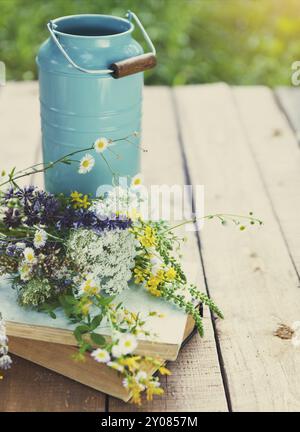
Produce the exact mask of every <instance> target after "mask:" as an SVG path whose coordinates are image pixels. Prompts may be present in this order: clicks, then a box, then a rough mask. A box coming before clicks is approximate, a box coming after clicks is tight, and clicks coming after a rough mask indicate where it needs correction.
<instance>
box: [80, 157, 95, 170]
mask: <svg viewBox="0 0 300 432" xmlns="http://www.w3.org/2000/svg"><path fill="white" fill-rule="evenodd" d="M94 165H95V159H94V158H93V156H92V155H90V154H88V153H87V154H86V155H85V156H83V158H82V159H81V161H80V163H79V170H78V172H79V174H86V173H88V172H90V171H91V170H92V169H93V168H94Z"/></svg>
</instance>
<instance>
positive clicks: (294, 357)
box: [175, 84, 300, 411]
mask: <svg viewBox="0 0 300 432" xmlns="http://www.w3.org/2000/svg"><path fill="white" fill-rule="evenodd" d="M175 93H176V105H177V109H178V112H179V117H180V124H181V128H182V136H183V141H184V148H185V152H186V155H187V161H188V166H189V168H190V172H191V175H192V180H193V183H195V184H204V185H205V192H206V213H211V212H230V213H232V212H233V213H235V212H236V213H239V214H243V213H244V214H247V213H248V212H249V211H253V212H254V213H255V214H257V215H259V216H260V217H261V218H262V219H263V220H264V221H265V225H264V226H263V227H262V228H261V229H257V228H251V229H250V228H248V229H246V230H245V231H243V232H240V231H239V230H237V229H236V228H235V227H234V226H230V227H229V226H228V227H227V228H224V227H223V226H217V225H216V224H215V223H211V222H209V223H206V224H205V228H204V229H203V231H202V232H201V244H202V253H203V259H204V264H205V271H206V277H207V282H208V287H209V290H210V293H211V295H212V296H213V297H214V298H215V300H216V301H217V303H218V304H219V305H220V306H221V307H222V309H223V312H224V315H225V320H223V321H218V322H217V330H218V335H219V339H220V345H221V352H222V355H223V359H224V365H225V370H226V374H227V380H228V384H229V393H230V398H231V403H232V408H233V410H234V411H293V410H295V411H299V409H300V351H299V350H297V349H295V348H294V347H293V345H292V344H291V342H290V341H287V340H281V339H279V338H276V337H275V336H274V335H273V332H274V330H276V328H277V326H278V323H279V322H284V323H285V324H288V325H291V324H292V323H293V322H294V321H295V320H299V302H300V290H299V288H298V277H297V274H296V271H295V268H294V266H293V263H292V261H291V258H290V254H289V250H288V248H287V244H286V240H285V238H284V237H283V234H282V230H281V229H280V226H279V224H278V221H277V220H276V219H275V218H274V212H273V209H272V203H271V202H270V199H269V196H268V194H267V191H266V185H265V184H264V183H263V181H262V178H261V175H260V173H259V169H258V166H257V164H256V162H255V160H254V157H253V153H252V151H251V148H250V147H249V142H248V137H247V136H246V135H245V130H244V128H243V127H242V125H241V122H240V120H241V119H240V113H239V111H238V109H237V106H236V104H235V100H234V98H233V94H232V90H231V89H230V88H229V87H228V86H227V85H225V84H215V85H204V86H189V87H184V88H183V87H182V88H177V89H176V90H175ZM249 96H250V94H249ZM274 103H275V102H274ZM258 109H261V108H258ZM265 110H267V111H266V112H265V116H264V117H267V116H269V115H273V114H272V113H274V109H272V110H271V113H270V112H269V109H268V108H265ZM252 127H253V128H255V124H253V125H252ZM260 145H261V146H266V145H268V137H263V136H262V137H261V139H260ZM268 155H269V158H270V157H272V150H271V149H270V151H269V152H268ZM286 170H287V173H286V175H288V170H289V167H288V166H287V167H286ZM291 199H292V198H291Z"/></svg>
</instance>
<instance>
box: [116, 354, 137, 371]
mask: <svg viewBox="0 0 300 432" xmlns="http://www.w3.org/2000/svg"><path fill="white" fill-rule="evenodd" d="M140 359H141V357H140V356H133V357H127V358H126V357H125V358H120V359H119V360H118V363H119V364H121V365H122V366H127V367H128V369H129V370H130V371H131V372H134V371H135V370H136V369H139V366H140V365H139V363H138V361H139V360H140Z"/></svg>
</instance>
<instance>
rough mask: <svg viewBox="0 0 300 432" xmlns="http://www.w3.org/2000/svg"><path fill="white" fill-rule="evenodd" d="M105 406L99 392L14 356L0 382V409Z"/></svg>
mask: <svg viewBox="0 0 300 432" xmlns="http://www.w3.org/2000/svg"><path fill="white" fill-rule="evenodd" d="M104 409H105V403H104V396H102V394H101V393H99V392H97V391H96V390H93V389H91V388H89V387H86V386H83V385H81V384H79V383H77V382H75V381H72V380H70V379H68V378H65V377H63V376H62V375H58V374H56V373H54V372H51V371H49V370H48V369H45V368H42V367H40V366H37V365H34V364H33V363H30V362H28V361H26V360H23V359H21V358H20V357H17V356H13V366H12V368H11V369H10V370H9V371H7V372H6V373H5V377H4V379H3V380H2V381H1V382H0V412H27V411H42V412H48V411H50V412H61V411H72V412H74V411H97V412H103V411H104Z"/></svg>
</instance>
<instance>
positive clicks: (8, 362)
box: [0, 313, 12, 369]
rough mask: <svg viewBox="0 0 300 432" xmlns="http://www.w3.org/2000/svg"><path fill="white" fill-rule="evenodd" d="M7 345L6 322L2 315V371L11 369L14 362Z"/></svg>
mask: <svg viewBox="0 0 300 432" xmlns="http://www.w3.org/2000/svg"><path fill="white" fill-rule="evenodd" d="M7 343H8V339H7V337H6V329H5V322H4V320H3V319H2V315H1V313H0V369H9V368H10V365H11V364H12V360H11V358H10V356H9V355H8V346H7Z"/></svg>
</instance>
